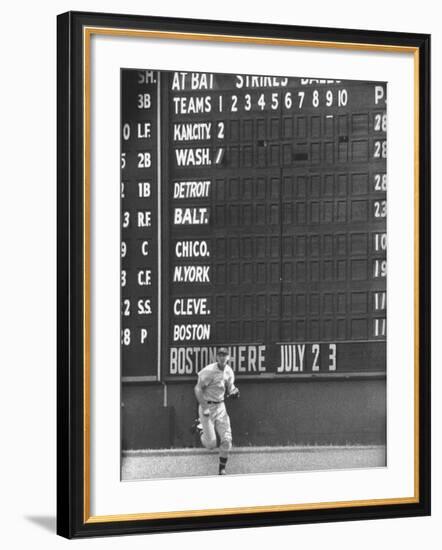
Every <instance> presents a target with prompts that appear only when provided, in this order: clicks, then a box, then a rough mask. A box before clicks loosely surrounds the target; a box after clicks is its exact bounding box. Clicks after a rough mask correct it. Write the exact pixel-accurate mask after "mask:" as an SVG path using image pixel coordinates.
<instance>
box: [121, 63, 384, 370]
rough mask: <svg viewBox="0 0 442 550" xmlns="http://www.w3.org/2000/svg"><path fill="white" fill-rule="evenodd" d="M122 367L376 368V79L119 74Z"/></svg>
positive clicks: (379, 348)
mask: <svg viewBox="0 0 442 550" xmlns="http://www.w3.org/2000/svg"><path fill="white" fill-rule="evenodd" d="M121 97H122V109H121V130H122V136H121V144H122V153H121V154H122V170H121V173H122V198H121V205H122V210H121V223H122V229H121V232H122V233H121V234H122V243H121V246H122V248H121V256H122V258H121V269H122V283H121V284H122V290H121V300H122V303H121V305H122V310H121V349H122V355H121V360H122V374H123V379H124V377H136V378H140V379H146V380H148V379H156V380H174V379H183V378H184V379H185V378H186V377H190V378H193V379H194V378H195V375H196V373H197V372H198V371H199V370H200V369H201V368H202V367H204V366H205V365H206V364H207V363H209V362H212V361H213V360H214V358H215V350H216V347H217V346H219V345H224V346H226V347H228V348H229V350H230V356H231V360H230V364H231V365H232V367H233V368H234V370H235V371H236V373H237V375H238V376H260V377H263V378H264V377H266V376H297V375H298V376H299V375H309V374H312V375H313V374H314V375H321V374H331V375H333V374H335V373H349V374H351V373H383V372H385V368H386V303H387V302H386V247H387V236H386V215H387V203H386V188H387V175H386V157H387V139H386V129H387V120H386V85H385V83H377V82H376V83H375V82H359V81H337V80H317V79H307V78H293V77H268V76H250V75H234V74H212V73H192V72H163V71H145V70H143V71H141V70H122V72H121Z"/></svg>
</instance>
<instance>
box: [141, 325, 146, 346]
mask: <svg viewBox="0 0 442 550" xmlns="http://www.w3.org/2000/svg"><path fill="white" fill-rule="evenodd" d="M140 340H141V343H142V344H144V342H145V341H146V340H147V328H142V329H141V331H140Z"/></svg>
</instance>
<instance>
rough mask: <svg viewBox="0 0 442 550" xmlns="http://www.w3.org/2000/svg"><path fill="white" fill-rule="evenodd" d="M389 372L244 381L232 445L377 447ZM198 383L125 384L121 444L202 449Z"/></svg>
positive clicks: (233, 405)
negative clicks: (195, 427)
mask: <svg viewBox="0 0 442 550" xmlns="http://www.w3.org/2000/svg"><path fill="white" fill-rule="evenodd" d="M385 382H386V381H385V377H379V378H370V379H364V378H345V379H339V380H330V379H312V378H309V379H297V380H293V379H291V380H287V379H285V380H274V381H273V380H272V381H269V380H266V381H250V380H244V379H243V380H240V381H238V387H240V389H241V398H240V399H239V400H235V401H227V403H226V405H227V408H228V411H229V415H230V419H231V423H232V431H233V443H234V445H236V446H255V445H270V446H277V445H374V444H376V445H379V444H385V441H386V383H385ZM193 387H194V382H193V381H187V382H178V383H169V384H167V386H165V385H162V384H150V383H125V384H123V386H122V432H121V433H122V434H123V436H124V437H123V441H122V449H123V450H128V449H159V448H180V447H194V446H199V443H198V441H197V438H196V436H195V435H192V434H191V432H190V430H189V428H190V426H191V424H192V421H193V420H194V418H195V417H196V414H197V406H196V401H195V398H194V394H193Z"/></svg>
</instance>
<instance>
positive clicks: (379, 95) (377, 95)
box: [374, 86, 385, 105]
mask: <svg viewBox="0 0 442 550" xmlns="http://www.w3.org/2000/svg"><path fill="white" fill-rule="evenodd" d="M384 97H385V92H384V87H383V86H375V87H374V103H375V105H377V104H378V103H379V102H380V101H382V100H383V99H384Z"/></svg>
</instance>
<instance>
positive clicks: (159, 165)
mask: <svg viewBox="0 0 442 550" xmlns="http://www.w3.org/2000/svg"><path fill="white" fill-rule="evenodd" d="M161 110H162V109H161V71H157V156H158V158H157V188H158V189H157V209H158V214H157V215H158V235H157V253H158V260H157V263H158V349H157V379H158V381H161V342H162V334H163V332H162V330H161V326H162V317H163V316H162V308H163V306H162V299H161V295H162V284H161V283H162V281H161V278H162V273H161V268H162V258H161V253H162V246H161V243H162V239H161V235H162V223H163V221H162V220H163V217H162V215H161V204H162V200H161V188H162V185H161V178H162V166H161V163H162V155H161Z"/></svg>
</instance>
